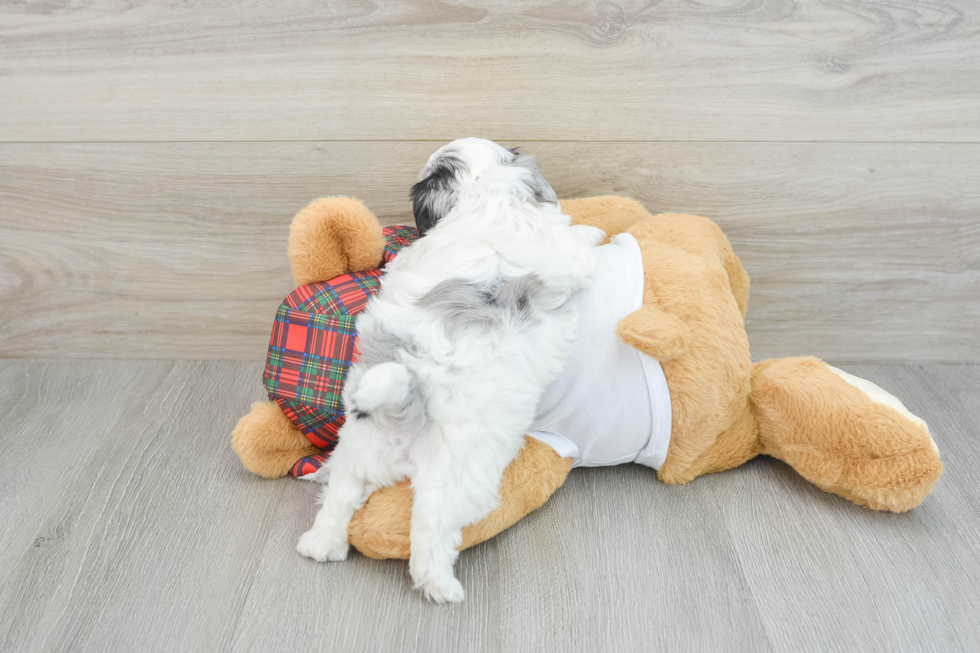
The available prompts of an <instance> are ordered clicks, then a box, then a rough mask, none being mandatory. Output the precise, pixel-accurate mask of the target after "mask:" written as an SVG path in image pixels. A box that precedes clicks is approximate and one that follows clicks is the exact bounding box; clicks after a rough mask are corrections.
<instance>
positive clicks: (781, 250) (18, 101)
mask: <svg viewBox="0 0 980 653" xmlns="http://www.w3.org/2000/svg"><path fill="white" fill-rule="evenodd" d="M464 135H479V136H484V137H488V138H493V139H497V140H500V141H502V142H505V143H506V144H508V145H521V146H523V147H524V149H525V150H526V151H527V152H530V153H532V154H536V155H538V157H539V160H540V162H541V164H542V169H543V170H544V172H545V174H546V176H547V177H548V178H549V180H551V181H552V184H553V186H554V187H555V189H556V190H557V192H558V193H559V196H562V197H572V196H583V195H591V194H601V193H610V192H612V193H621V194H626V195H630V196H633V197H635V198H637V199H639V200H641V201H642V202H644V203H645V204H646V205H647V207H648V208H650V209H651V210H652V211H667V210H670V211H683V212H692V213H699V214H702V215H706V216H708V217H711V218H713V219H715V220H716V221H718V222H719V224H721V225H722V227H723V228H724V229H725V230H726V232H727V233H728V234H729V236H730V238H731V240H732V242H733V245H734V246H735V249H736V251H737V252H738V253H739V254H740V256H741V257H742V260H743V263H744V265H745V267H746V269H747V270H748V271H749V274H750V275H751V276H752V279H753V291H752V299H751V302H750V311H749V319H748V323H747V326H748V328H749V331H750V337H751V340H752V344H753V353H754V356H755V357H756V358H765V357H769V356H778V355H795V354H804V353H806V354H816V355H820V356H823V357H825V358H827V359H829V360H834V361H838V362H874V361H910V362H929V361H950V362H966V361H973V362H977V361H980V338H978V337H977V331H978V325H980V6H978V5H977V4H976V3H975V2H970V1H967V0H948V1H947V0H943V2H940V3H930V4H925V3H919V2H913V1H907V2H902V1H893V2H889V3H887V4H885V3H880V2H875V1H872V0H860V1H859V2H848V3H844V2H825V3H805V2H804V3H783V2H779V1H777V0H763V1H762V2H757V3H739V2H731V3H725V2H702V3H692V2H682V1H680V0H663V1H662V2H660V3H653V4H651V3H638V2H629V1H624V2H619V3H616V2H608V1H600V2H594V1H585V0H559V1H558V2H557V3H556V2H554V1H553V0H542V1H539V2H521V3H518V2H500V3H478V2H471V1H469V0H466V1H464V2H452V3H442V2H436V1H433V0H402V1H386V0H380V1H377V2H373V3H359V2H342V3H340V2H338V3H314V2H304V1H302V0H300V1H296V2H274V1H272V0H256V1H255V2H250V3H240V4H236V3H232V4H228V3H218V2H213V3H208V2H205V3H193V4H184V3H180V2H171V3H158V4H139V5H131V4H124V3H113V2H81V3H72V4H70V5H64V6H62V5H55V4H39V5H34V4H27V5H23V4H16V5H2V6H0V356H15V357H22V356H31V357H117V358H134V357H135V358H233V359H245V360H259V359H261V358H262V357H263V355H264V351H265V346H266V342H267V338H268V331H269V328H270V326H271V320H272V315H273V311H274V310H275V306H276V305H277V304H278V302H279V300H280V299H281V298H282V296H283V295H285V294H286V293H287V292H288V291H289V290H290V289H291V282H290V277H289V272H288V262H287V261H286V257H285V242H286V237H287V232H288V224H289V220H290V218H291V216H292V214H294V213H295V212H296V211H297V210H299V209H300V208H302V206H303V205H304V204H305V203H306V202H307V201H309V200H310V199H312V198H314V197H317V196H321V195H329V194H351V195H356V196H358V197H360V198H361V199H363V200H364V201H365V202H366V203H367V204H368V206H370V207H371V208H372V209H373V210H374V211H375V212H376V213H377V215H378V216H379V217H380V218H381V219H382V221H383V222H386V223H392V222H405V221H410V220H411V208H410V204H409V202H408V200H407V192H408V188H409V186H410V185H411V183H412V182H413V181H414V179H415V175H416V173H417V170H418V169H419V168H420V167H421V165H422V163H424V161H425V159H426V158H427V156H428V155H429V154H430V153H431V152H432V151H433V150H435V149H436V148H437V147H438V146H439V145H440V144H441V143H443V142H445V141H448V140H451V139H453V138H456V137H459V136H464Z"/></svg>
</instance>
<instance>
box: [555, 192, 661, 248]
mask: <svg viewBox="0 0 980 653" xmlns="http://www.w3.org/2000/svg"><path fill="white" fill-rule="evenodd" d="M561 210H562V211H563V212H564V213H566V214H567V215H569V216H571V218H572V224H585V225H589V226H591V227H598V228H600V229H602V230H603V231H605V232H606V239H605V240H604V241H603V243H607V242H609V239H610V238H612V237H613V236H615V235H616V234H620V233H623V232H624V231H626V230H627V229H629V228H630V227H631V226H632V225H633V223H635V222H636V221H637V220H641V219H643V218H647V217H650V213H649V212H648V211H647V210H646V209H645V208H643V205H642V204H640V203H639V202H637V201H636V200H631V199H630V198H628V197H621V196H619V195H600V196H598V197H583V198H581V199H576V200H562V201H561ZM600 244H602V243H600Z"/></svg>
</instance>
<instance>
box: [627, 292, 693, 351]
mask: <svg viewBox="0 0 980 653" xmlns="http://www.w3.org/2000/svg"><path fill="white" fill-rule="evenodd" d="M616 335H618V336H619V339H620V340H622V341H623V342H625V343H626V344H627V345H629V346H631V347H633V348H635V349H639V350H640V351H642V352H643V353H644V354H646V355H647V356H650V357H651V358H655V359H657V360H658V361H661V362H663V361H669V360H673V359H675V358H678V357H680V356H681V355H682V354H683V353H684V351H685V350H686V349H687V327H686V326H685V325H684V323H683V322H681V321H680V320H678V319H677V318H676V317H674V316H673V315H670V314H669V313H665V312H664V311H663V310H662V309H661V308H660V307H659V306H657V305H656V304H644V305H643V306H641V307H640V308H638V309H637V310H635V311H633V312H632V313H630V314H629V315H627V316H626V317H624V318H623V319H622V320H620V321H619V324H617V325H616Z"/></svg>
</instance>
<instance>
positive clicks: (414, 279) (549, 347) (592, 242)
mask: <svg viewBox="0 0 980 653" xmlns="http://www.w3.org/2000/svg"><path fill="white" fill-rule="evenodd" d="M413 193H415V199H416V220H417V222H418V223H419V225H420V227H424V228H425V229H426V233H425V235H424V237H423V238H421V239H419V240H418V241H417V242H415V243H414V244H413V245H412V246H411V247H409V248H407V249H406V250H404V251H403V252H402V253H401V254H400V255H399V256H398V258H397V259H395V260H394V261H393V262H392V263H391V264H390V265H389V266H388V269H387V270H386V273H385V276H384V277H383V278H382V290H381V293H380V294H379V295H377V296H376V297H374V298H373V299H372V300H371V301H370V303H369V304H368V307H367V309H366V310H365V312H364V313H363V314H362V315H361V316H360V317H359V318H358V333H359V336H360V349H361V351H362V357H361V359H360V360H359V361H358V362H357V363H355V364H354V365H353V366H352V368H351V371H350V374H349V376H348V379H347V382H346V386H345V389H344V404H345V407H346V409H347V414H348V420H347V422H346V423H345V424H344V426H343V428H342V429H341V431H340V436H339V442H338V444H337V447H336V449H335V450H334V452H333V454H332V455H331V457H330V459H329V460H328V461H327V463H326V464H325V466H324V469H323V470H322V471H323V474H322V477H324V478H329V483H328V485H327V486H326V488H324V490H323V494H322V500H323V506H322V508H321V510H320V512H319V514H318V515H317V517H316V521H315V523H314V525H313V528H312V529H311V530H310V531H308V532H307V533H306V534H304V535H303V536H302V537H301V538H300V540H299V544H298V545H297V550H298V551H299V552H300V553H301V554H303V555H305V556H309V557H311V558H314V559H316V560H320V561H323V560H343V559H344V558H346V557H347V551H348V544H347V526H348V523H349V522H350V519H351V516H352V515H353V513H354V511H355V510H357V509H358V508H359V507H360V506H361V505H362V504H363V502H364V501H365V500H366V499H367V497H368V496H369V495H370V494H371V493H372V492H373V491H374V490H376V489H378V488H380V487H384V486H387V485H392V484H394V483H395V482H397V481H399V480H400V479H402V478H405V477H409V478H411V483H412V489H413V492H414V506H413V510H412V522H411V552H412V553H411V560H410V563H409V568H410V571H411V576H412V580H413V581H414V584H415V587H417V588H421V589H422V590H423V591H424V593H425V594H426V596H428V597H429V598H430V599H432V600H435V601H438V602H443V601H460V600H462V599H463V594H464V593H463V588H462V585H461V584H460V583H459V581H458V580H457V579H456V578H455V576H454V575H453V565H454V563H455V560H456V557H457V555H458V553H457V547H458V546H459V544H460V542H461V540H462V533H461V531H462V528H463V527H464V526H466V525H468V524H471V523H474V522H476V521H479V520H480V519H482V518H483V517H484V516H486V515H487V514H488V513H489V512H490V511H491V510H492V509H493V508H494V507H495V505H496V502H497V498H498V491H499V487H500V480H501V476H502V475H503V472H504V469H505V468H506V467H507V465H508V464H509V463H510V462H511V460H513V459H514V457H515V456H516V455H517V453H518V451H519V450H520V447H521V444H522V442H523V439H522V436H523V434H524V432H525V431H526V429H527V428H528V427H529V426H530V425H531V423H532V421H533V418H534V411H535V407H536V405H537V403H538V400H539V399H540V397H541V395H542V393H543V391H544V389H545V387H546V386H547V385H548V384H549V383H550V382H551V381H553V380H554V379H555V378H556V377H557V376H558V374H559V372H560V370H561V368H562V365H563V364H564V362H565V359H566V358H567V356H568V354H569V351H570V348H571V345H572V342H573V339H574V335H575V329H576V321H577V315H576V313H575V308H574V302H572V301H570V299H571V296H572V294H574V293H575V292H576V291H578V290H580V289H582V288H585V287H587V286H588V285H589V284H590V283H591V280H592V278H593V276H594V273H595V269H596V264H597V263H596V257H595V254H594V253H593V248H594V247H595V246H596V245H597V244H598V243H599V242H600V241H601V240H602V239H603V237H604V235H603V233H602V232H601V231H600V230H598V229H595V228H593V227H586V226H576V227H573V226H571V225H570V218H569V217H568V216H567V215H564V214H562V213H561V210H560V208H559V206H558V203H557V201H556V199H555V196H554V191H552V190H551V187H550V186H548V185H547V182H545V181H544V179H543V178H541V175H540V173H539V172H538V171H537V166H535V165H534V164H533V160H532V159H531V158H530V157H527V156H525V155H520V154H518V153H516V152H515V151H512V150H507V149H505V148H503V147H501V146H499V145H497V144H496V143H493V142H490V141H485V140H481V139H474V138H468V139H461V140H459V141H454V142H452V143H450V144H448V145H446V146H444V147H443V148H441V149H440V150H439V151H437V152H436V153H435V154H433V156H432V157H431V158H430V159H429V162H428V163H427V164H426V167H425V169H423V172H422V181H421V182H420V183H419V184H418V185H417V186H416V188H415V189H413Z"/></svg>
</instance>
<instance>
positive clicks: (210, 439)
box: [0, 360, 980, 651]
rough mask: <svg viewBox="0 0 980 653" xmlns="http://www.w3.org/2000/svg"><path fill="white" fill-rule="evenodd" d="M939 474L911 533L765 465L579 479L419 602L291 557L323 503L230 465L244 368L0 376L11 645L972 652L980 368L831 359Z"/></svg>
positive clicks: (469, 557)
mask: <svg viewBox="0 0 980 653" xmlns="http://www.w3.org/2000/svg"><path fill="white" fill-rule="evenodd" d="M846 369H847V370H848V371H850V372H852V373H855V374H858V375H860V376H864V377H866V378H869V379H871V380H872V381H874V382H876V383H878V384H880V385H881V386H883V387H884V388H886V389H888V390H890V391H891V392H893V393H894V394H896V395H898V396H899V397H900V398H902V399H903V400H904V401H905V403H906V404H907V405H908V406H909V408H910V409H911V410H912V411H913V412H915V413H917V414H919V415H921V416H922V417H924V418H925V419H926V420H927V421H928V422H929V423H930V425H931V427H932V430H933V433H934V436H935V439H936V441H937V443H938V444H939V446H940V448H941V450H942V452H943V454H944V459H945V462H946V473H945V476H944V477H943V479H942V480H941V481H940V483H939V484H938V486H937V488H936V491H935V492H934V494H933V495H932V496H930V497H929V498H928V499H927V500H926V502H925V503H924V504H923V505H922V506H920V507H919V508H917V509H915V510H913V511H912V512H910V513H908V514H904V515H892V514H881V513H875V512H872V511H870V510H866V509H862V508H858V507H856V506H853V505H851V504H850V503H848V502H846V501H844V500H842V499H839V498H837V497H834V496H831V495H828V494H825V493H823V492H820V491H819V490H817V489H816V488H814V487H812V486H811V485H809V484H807V483H806V482H805V481H803V480H802V479H800V478H799V477H798V476H797V475H796V474H795V473H794V472H793V471H792V470H790V469H789V468H788V467H786V466H785V465H783V464H781V463H779V462H776V461H773V460H771V459H758V460H756V461H753V462H751V463H749V464H748V465H745V466H743V467H742V468H739V469H737V470H733V471H731V472H727V473H724V474H717V475H714V476H709V477H705V478H702V479H699V480H697V481H695V482H693V483H691V484H689V485H686V486H680V487H667V486H664V485H661V484H659V483H658V482H657V481H656V480H655V479H654V477H653V475H652V474H651V472H650V471H649V470H646V469H644V468H640V467H635V466H622V467H616V468H606V469H596V470H575V471H574V472H573V473H572V474H571V476H570V477H569V479H568V481H567V482H566V484H565V486H564V487H563V488H561V489H560V490H559V491H558V492H557V494H556V495H555V496H554V497H553V498H552V500H551V501H550V502H549V503H548V504H547V505H546V506H545V507H544V508H542V509H541V510H539V511H538V512H536V513H534V514H533V515H531V516H529V517H528V518H526V519H525V520H524V521H522V522H521V523H519V524H518V525H517V526H515V527H514V528H512V529H510V530H509V531H507V532H506V533H504V534H502V535H500V536H499V537H497V538H495V539H493V540H491V541H490V542H487V543H485V544H483V545H481V546H479V547H476V548H475V549H473V550H470V551H467V552H465V553H463V554H462V556H461V558H460V562H459V564H458V572H459V575H460V577H461V580H462V581H463V584H464V586H465V587H466V589H467V592H468V597H467V600H466V602H465V603H463V604H462V605H459V606H442V607H440V606H434V605H429V604H427V603H425V602H424V601H423V600H422V599H421V597H420V596H419V595H418V594H417V593H415V592H412V591H411V589H410V582H409V578H408V573H407V567H406V564H405V563H404V562H400V561H384V562H378V561H373V560H369V559H367V558H364V557H363V556H360V555H359V554H354V555H352V556H351V558H350V559H349V560H348V561H347V562H345V563H337V564H326V565H324V564H316V563H313V562H311V561H309V560H306V559H303V558H301V557H300V556H299V555H297V554H296V553H295V551H294V548H293V547H294V544H295V541H296V538H297V537H298V536H299V534H300V533H301V532H302V531H303V530H304V529H305V528H306V527H307V526H308V525H309V524H310V523H311V520H312V518H313V515H314V511H315V506H314V503H313V501H314V496H315V493H316V487H314V486H313V485H312V484H309V483H305V482H302V481H296V480H292V479H280V480H275V481H265V480H261V479H258V478H256V477H254V476H252V475H250V474H249V473H247V472H246V471H244V470H243V469H242V468H241V466H240V465H239V463H238V460H237V459H236V457H235V456H234V454H233V453H232V451H231V450H230V448H229V445H228V440H229V432H230V430H231V428H232V426H233V425H234V423H235V421H236V420H237V419H238V417H239V416H240V415H241V414H242V413H243V412H245V411H246V410H247V408H248V405H249V403H250V402H251V401H253V400H256V399H259V398H261V394H262V393H261V388H260V383H259V378H260V374H261V366H260V365H259V364H256V363H232V362H216V361H213V362H167V361H151V362H147V361H16V360H3V361H0V451H2V452H3V455H2V457H0V649H2V650H3V651H41V650H44V651H67V650H86V651H99V650H107V651H133V650H171V651H195V650H221V651H225V650H234V651H240V650H249V651H272V650H322V651H348V650H350V651H634V650H636V651H641V650H642V651H651V650H671V651H680V650H745V651H795V650H840V651H899V650H931V651H969V650H972V651H976V650H980V589H978V588H980V476H978V474H977V473H976V469H977V467H978V466H980V444H978V432H977V431H978V427H977V425H978V424H980V366H967V365H963V366H952V365H951V366H881V365H878V366H848V367H847V368H846Z"/></svg>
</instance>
